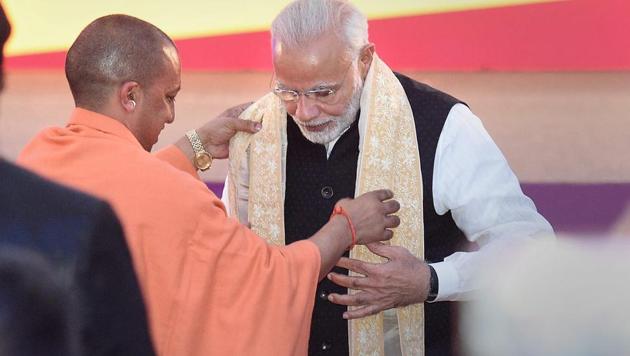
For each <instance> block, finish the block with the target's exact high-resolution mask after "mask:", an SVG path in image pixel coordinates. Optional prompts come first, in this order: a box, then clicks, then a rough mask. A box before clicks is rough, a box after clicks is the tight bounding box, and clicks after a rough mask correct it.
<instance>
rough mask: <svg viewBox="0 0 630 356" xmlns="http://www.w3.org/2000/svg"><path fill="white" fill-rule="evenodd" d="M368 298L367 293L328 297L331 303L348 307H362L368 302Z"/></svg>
mask: <svg viewBox="0 0 630 356" xmlns="http://www.w3.org/2000/svg"><path fill="white" fill-rule="evenodd" d="M367 299H368V296H367V294H366V293H362V292H359V293H355V294H337V293H330V294H329V295H328V301H329V302H331V303H335V304H339V305H347V306H361V305H364V304H365V303H366V302H367Z"/></svg>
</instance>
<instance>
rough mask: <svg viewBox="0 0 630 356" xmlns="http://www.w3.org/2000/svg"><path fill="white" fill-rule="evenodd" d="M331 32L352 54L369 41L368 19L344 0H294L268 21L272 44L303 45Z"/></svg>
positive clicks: (355, 54) (293, 46)
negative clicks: (270, 21) (271, 21)
mask: <svg viewBox="0 0 630 356" xmlns="http://www.w3.org/2000/svg"><path fill="white" fill-rule="evenodd" d="M331 31H332V32H333V33H334V34H336V35H337V36H338V37H339V38H340V39H341V40H343V41H344V42H345V43H346V44H347V46H348V50H349V51H350V52H351V54H352V55H353V56H357V55H358V54H359V51H360V50H361V48H362V47H363V46H365V45H366V44H368V23H367V18H366V17H365V15H363V14H362V13H361V12H360V11H359V9H357V8H356V7H355V6H354V5H352V4H351V3H350V2H348V1H345V0H296V1H294V2H292V3H290V4H289V5H287V6H286V7H285V8H284V9H283V10H282V11H281V12H280V14H278V16H277V17H276V18H275V19H274V21H273V23H272V24H271V43H272V45H275V44H276V43H278V42H280V43H282V45H283V46H286V47H289V48H301V47H302V48H303V47H304V46H306V45H308V43H309V42H311V41H313V40H315V39H317V38H319V37H321V36H322V35H324V34H327V33H330V32H331Z"/></svg>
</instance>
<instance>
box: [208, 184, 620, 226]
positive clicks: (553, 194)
mask: <svg viewBox="0 0 630 356" xmlns="http://www.w3.org/2000/svg"><path fill="white" fill-rule="evenodd" d="M206 184H207V185H208V187H209V188H210V189H211V190H212V191H213V192H214V193H215V194H216V195H217V196H219V197H220V196H221V194H222V192H223V183H211V182H207V183H206ZM522 187H523V191H524V192H525V194H527V195H528V196H529V197H531V198H532V200H533V201H534V203H536V207H537V208H538V211H539V212H540V213H541V214H542V215H543V216H544V217H545V218H547V220H549V222H550V223H551V225H553V227H554V229H555V230H556V232H562V233H597V232H607V231H609V230H610V229H611V228H613V227H614V225H615V223H616V222H617V220H618V219H619V218H620V216H621V215H622V214H623V212H624V211H625V209H630V183H619V184H561V183H553V184H531V183H527V184H523V185H522Z"/></svg>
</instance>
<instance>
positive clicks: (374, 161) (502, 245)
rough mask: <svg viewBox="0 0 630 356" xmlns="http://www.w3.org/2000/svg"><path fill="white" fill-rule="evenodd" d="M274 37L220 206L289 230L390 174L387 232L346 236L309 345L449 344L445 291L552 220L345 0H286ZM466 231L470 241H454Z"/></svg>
mask: <svg viewBox="0 0 630 356" xmlns="http://www.w3.org/2000/svg"><path fill="white" fill-rule="evenodd" d="M271 37H272V53H273V65H274V79H273V88H272V93H269V94H268V95H266V96H264V97H263V98H261V99H259V100H258V101H257V102H256V103H255V104H253V105H252V106H251V107H250V108H248V110H246V111H245V112H244V113H243V115H242V116H241V117H242V118H246V119H249V120H255V121H261V120H262V121H264V128H263V130H262V131H261V132H259V133H258V134H256V135H255V136H249V135H248V134H238V135H237V136H236V137H234V139H233V140H232V142H231V144H230V167H229V175H228V179H227V181H226V186H225V190H224V194H223V201H224V202H225V203H226V205H227V206H228V211H229V212H230V214H232V215H233V216H237V217H238V218H239V220H240V221H241V222H242V223H247V224H250V225H251V227H252V229H253V230H254V231H256V232H257V233H258V234H259V235H260V236H266V237H267V238H268V240H269V241H270V242H272V243H277V244H288V243H291V242H293V241H297V240H300V239H303V238H304V237H306V236H309V235H311V234H312V233H313V232H314V231H317V229H318V228H320V227H321V226H322V225H323V224H325V223H326V221H327V220H328V218H329V216H330V212H331V210H332V209H333V207H334V204H335V202H336V201H338V200H339V199H342V198H344V197H353V196H356V195H358V194H361V193H362V192H365V191H368V190H370V189H375V188H389V189H392V190H393V191H394V192H395V194H396V196H397V197H398V198H399V201H400V202H401V209H400V212H399V214H398V215H399V217H400V219H401V225H400V227H399V228H397V229H396V232H395V234H394V238H393V239H392V241H391V242H392V245H391V246H390V245H384V244H372V245H368V247H367V248H365V247H357V248H355V249H353V250H351V251H350V253H349V258H342V259H341V260H340V261H339V263H338V266H339V267H340V268H338V269H337V270H336V271H335V272H334V273H331V274H329V276H328V279H329V280H324V281H322V282H321V283H320V284H319V286H318V289H317V293H316V295H315V296H313V297H314V298H315V300H316V302H315V309H314V314H313V319H312V324H311V325H312V329H311V336H310V341H309V355H349V354H351V355H383V354H387V355H395V354H404V355H421V354H424V353H425V348H426V354H429V355H440V356H444V355H449V354H452V353H453V345H454V344H455V343H456V342H457V341H456V340H455V339H454V338H452V336H453V335H454V333H453V331H452V330H453V329H454V328H453V329H452V328H451V319H452V318H453V316H452V313H451V309H452V307H453V303H450V302H451V301H459V300H465V299H466V298H467V297H468V296H470V294H471V292H473V291H475V290H477V289H479V288H481V286H480V285H478V283H477V282H475V277H476V273H477V271H479V270H480V266H481V265H482V264H484V263H485V262H486V261H489V260H492V259H493V258H496V257H497V256H499V255H501V253H502V251H505V249H514V248H519V246H520V244H522V243H530V242H532V241H536V240H538V239H543V238H544V237H547V236H552V235H553V230H552V228H551V226H550V225H549V223H548V222H547V221H546V220H545V219H544V218H543V217H542V216H541V215H540V214H538V213H537V211H536V208H535V206H534V204H533V203H532V201H531V200H530V199H529V198H528V197H526V196H525V195H524V194H523V193H522V191H521V189H520V186H519V183H518V180H517V178H516V176H515V175H514V173H513V172H512V170H511V169H510V167H509V166H508V164H507V162H506V160H505V158H504V156H503V155H502V153H501V151H500V150H499V149H498V147H497V146H496V144H495V143H494V142H493V140H492V139H491V138H490V136H489V135H488V133H487V132H486V130H485V129H484V127H483V125H482V123H481V121H480V120H479V118H477V117H476V116H475V115H474V114H473V113H472V112H471V110H470V109H469V108H468V106H467V105H466V104H464V103H463V102H461V101H459V100H458V99H456V98H454V97H452V96H450V95H448V94H445V93H442V92H440V91H438V90H436V89H434V88H431V87H429V86H427V85H425V84H422V83H419V82H417V81H415V80H413V79H411V78H409V77H406V76H404V75H401V74H398V73H394V72H392V71H391V69H389V68H388V67H387V65H386V64H385V63H384V62H383V61H382V60H381V59H380V58H379V57H378V56H377V54H376V52H375V45H374V44H372V43H370V42H369V40H368V24H367V20H366V18H365V16H364V15H363V14H362V13H361V12H359V10H357V9H356V8H355V7H354V6H353V5H351V4H350V3H348V2H346V1H342V0H298V1H295V2H292V3H291V4H289V5H288V6H287V7H286V8H285V9H284V10H282V12H281V13H280V14H279V15H278V16H277V17H276V19H275V20H274V22H273V24H272V28H271ZM466 241H468V242H473V243H476V245H478V246H479V250H478V251H474V252H456V251H458V247H460V246H461V245H462V244H463V243H466ZM460 249H461V248H460ZM347 270H350V271H351V272H352V273H351V274H350V275H348V272H347ZM333 282H334V284H333ZM348 289H350V293H348ZM346 306H350V308H349V310H346V309H347V308H346ZM393 308H396V309H393ZM382 311H386V312H385V313H382ZM348 320H349V321H348ZM425 334H426V336H425ZM278 337H280V338H281V337H282V335H278Z"/></svg>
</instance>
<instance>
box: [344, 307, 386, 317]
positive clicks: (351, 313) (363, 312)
mask: <svg viewBox="0 0 630 356" xmlns="http://www.w3.org/2000/svg"><path fill="white" fill-rule="evenodd" d="M385 309H387V308H386V307H384V306H381V305H375V304H372V305H366V306H364V307H360V308H357V309H352V310H348V311H347V312H345V313H343V318H344V319H348V320H349V319H358V318H363V317H366V316H370V315H374V314H377V313H380V312H381V311H383V310H385Z"/></svg>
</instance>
